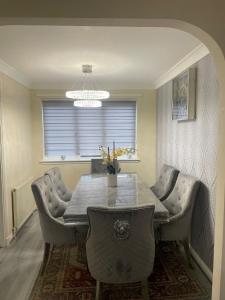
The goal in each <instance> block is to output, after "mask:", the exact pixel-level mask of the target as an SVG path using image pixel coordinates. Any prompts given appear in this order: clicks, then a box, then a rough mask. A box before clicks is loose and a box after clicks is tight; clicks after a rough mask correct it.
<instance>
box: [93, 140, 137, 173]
mask: <svg viewBox="0 0 225 300" xmlns="http://www.w3.org/2000/svg"><path fill="white" fill-rule="evenodd" d="M99 150H100V153H101V156H102V158H103V164H104V165H106V168H107V171H108V173H109V174H113V175H116V174H117V173H119V172H120V171H121V169H120V167H119V163H118V161H117V158H118V157H119V156H123V155H129V154H133V153H134V150H133V148H115V142H113V150H112V151H111V152H110V150H109V147H107V148H106V147H103V146H100V147H99Z"/></svg>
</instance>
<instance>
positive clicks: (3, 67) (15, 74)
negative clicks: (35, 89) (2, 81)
mask: <svg viewBox="0 0 225 300" xmlns="http://www.w3.org/2000/svg"><path fill="white" fill-rule="evenodd" d="M0 72H2V73H3V74H5V75H7V76H9V77H10V78H12V79H14V80H15V81H17V82H19V83H21V84H22V85H24V86H25V87H27V88H30V87H31V82H30V80H29V79H28V78H27V77H26V76H25V75H24V74H22V73H21V72H19V71H17V70H16V69H15V68H13V67H11V66H10V65H8V64H7V63H6V62H4V60H2V59H1V58H0Z"/></svg>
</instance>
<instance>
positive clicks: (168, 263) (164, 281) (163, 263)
mask: <svg viewBox="0 0 225 300" xmlns="http://www.w3.org/2000/svg"><path fill="white" fill-rule="evenodd" d="M199 272H200V271H199ZM101 291H102V298H101V299H106V300H122V299H124V300H128V299H129V300H141V299H142V298H141V288H140V284H139V283H135V284H126V285H108V284H103V285H102V289H101ZM149 293H150V299H151V300H167V299H168V300H178V299H179V300H182V299H184V300H197V299H198V300H200V299H201V300H203V299H204V300H206V299H211V297H210V295H209V294H210V291H209V290H208V289H207V288H206V287H205V286H204V283H203V282H202V280H199V278H198V277H197V276H196V268H195V269H194V270H191V269H190V268H189V267H188V265H187V263H186V261H185V260H184V258H183V256H182V254H181V252H180V251H179V249H178V248H177V247H176V246H175V244H174V243H160V245H159V246H157V248H156V257H155V264H154V271H153V273H152V274H151V276H150V277H149ZM94 296H95V280H94V279H93V278H92V277H91V275H90V273H89V272H88V269H87V265H86V255H85V246H84V245H80V246H73V247H72V246H71V247H55V248H54V249H53V251H52V255H51V257H50V259H49V261H48V264H47V267H46V269H45V272H44V274H43V275H42V276H41V275H40V274H39V275H38V278H37V280H36V283H35V285H34V288H33V290H32V293H31V296H30V300H93V299H94Z"/></svg>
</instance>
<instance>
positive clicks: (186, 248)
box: [182, 239, 194, 269]
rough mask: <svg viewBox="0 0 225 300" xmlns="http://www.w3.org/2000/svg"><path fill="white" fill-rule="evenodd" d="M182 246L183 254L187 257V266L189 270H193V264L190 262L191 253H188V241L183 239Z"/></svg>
mask: <svg viewBox="0 0 225 300" xmlns="http://www.w3.org/2000/svg"><path fill="white" fill-rule="evenodd" d="M182 244H183V246H184V251H185V254H186V257H187V261H188V264H189V266H190V268H191V269H194V266H193V264H192V262H191V252H190V246H189V240H188V239H185V240H184V241H183V242H182Z"/></svg>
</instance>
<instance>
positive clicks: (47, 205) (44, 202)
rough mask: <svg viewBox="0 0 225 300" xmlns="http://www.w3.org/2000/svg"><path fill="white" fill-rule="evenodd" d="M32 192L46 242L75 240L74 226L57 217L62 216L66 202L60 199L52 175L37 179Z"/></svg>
mask: <svg viewBox="0 0 225 300" xmlns="http://www.w3.org/2000/svg"><path fill="white" fill-rule="evenodd" d="M31 188H32V192H33V195H34V198H35V202H36V205H37V208H38V213H39V218H40V224H41V229H42V234H43V237H44V240H45V242H46V243H50V244H65V243H69V242H70V243H72V242H73V241H74V240H75V234H74V228H69V226H68V228H66V226H65V225H64V224H63V223H62V222H60V221H59V220H57V219H56V218H57V217H59V216H62V215H63V213H64V210H65V208H66V203H65V202H63V201H61V200H60V199H59V196H58V194H57V193H56V192H55V190H54V188H53V186H52V182H51V180H50V177H49V176H47V175H45V176H43V177H41V178H39V179H37V180H35V181H34V182H33V183H32V185H31Z"/></svg>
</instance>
